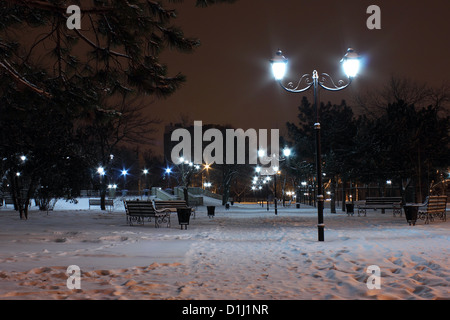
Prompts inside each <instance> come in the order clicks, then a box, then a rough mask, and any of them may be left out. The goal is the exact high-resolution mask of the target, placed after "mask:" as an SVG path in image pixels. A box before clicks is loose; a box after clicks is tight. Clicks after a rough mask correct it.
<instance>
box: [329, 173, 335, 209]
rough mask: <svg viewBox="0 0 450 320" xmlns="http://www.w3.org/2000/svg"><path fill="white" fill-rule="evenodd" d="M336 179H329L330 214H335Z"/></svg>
mask: <svg viewBox="0 0 450 320" xmlns="http://www.w3.org/2000/svg"><path fill="white" fill-rule="evenodd" d="M335 180H336V179H335V178H334V177H332V178H331V202H330V211H331V213H336V181H335Z"/></svg>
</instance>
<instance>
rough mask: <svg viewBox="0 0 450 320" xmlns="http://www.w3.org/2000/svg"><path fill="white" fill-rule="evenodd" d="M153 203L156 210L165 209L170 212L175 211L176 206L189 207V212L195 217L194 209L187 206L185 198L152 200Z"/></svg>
mask: <svg viewBox="0 0 450 320" xmlns="http://www.w3.org/2000/svg"><path fill="white" fill-rule="evenodd" d="M153 203H154V205H155V208H156V209H157V210H162V209H167V210H169V211H171V212H177V209H178V208H181V209H191V214H193V215H194V218H195V209H194V208H192V207H188V206H187V203H186V201H185V200H154V201H153Z"/></svg>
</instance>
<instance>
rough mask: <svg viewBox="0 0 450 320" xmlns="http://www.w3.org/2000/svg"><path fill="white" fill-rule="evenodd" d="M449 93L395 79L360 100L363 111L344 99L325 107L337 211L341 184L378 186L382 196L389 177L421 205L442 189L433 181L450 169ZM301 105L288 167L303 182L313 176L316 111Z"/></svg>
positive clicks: (326, 149) (326, 164) (325, 143)
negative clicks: (355, 112)
mask: <svg viewBox="0 0 450 320" xmlns="http://www.w3.org/2000/svg"><path fill="white" fill-rule="evenodd" d="M448 98H449V92H448V89H446V88H445V87H444V88H440V89H439V90H436V89H431V88H428V87H426V86H421V85H417V84H416V83H414V82H412V81H410V80H406V79H399V78H395V77H392V78H391V80H390V83H389V84H388V85H387V86H386V87H384V88H381V89H379V90H374V91H371V92H369V93H367V94H365V95H364V96H363V98H362V97H359V98H358V99H357V101H358V103H357V107H356V108H355V109H358V110H361V109H362V110H363V112H362V114H361V115H358V116H356V115H355V114H354V112H353V107H350V106H348V105H347V103H346V102H345V101H342V103H341V104H340V105H334V104H331V103H327V104H321V106H320V118H321V121H320V122H321V132H322V139H321V140H322V160H323V171H324V172H325V173H326V177H325V181H324V183H325V184H326V186H327V187H328V188H327V190H330V191H331V200H332V210H334V201H335V199H334V198H333V196H334V194H335V192H336V187H337V185H338V183H339V184H340V185H341V186H344V187H345V186H348V185H349V183H350V182H352V184H353V185H355V184H359V185H360V186H362V185H369V184H372V185H379V186H380V190H381V193H382V192H383V189H384V186H385V185H386V181H388V180H389V181H391V182H392V185H395V186H396V187H398V189H399V190H398V191H397V192H398V193H399V194H400V195H401V196H402V197H403V199H404V201H417V202H421V201H423V200H424V198H425V197H426V196H428V195H429V194H430V192H442V190H432V186H433V184H435V183H436V182H439V181H441V180H442V179H445V178H446V177H447V175H448V168H449V166H450V137H449V132H450V120H449V119H450V118H449V114H450V113H449V111H450V110H449V109H448V101H449V99H448ZM298 109H299V115H298V123H297V124H294V123H287V127H288V132H289V138H290V140H292V141H295V145H294V148H295V155H296V157H295V161H294V159H292V160H291V164H293V165H291V166H290V169H291V170H290V171H291V174H293V175H295V176H297V177H298V180H299V181H311V180H314V179H315V178H314V177H315V166H314V158H315V144H314V141H315V140H314V132H313V131H314V129H313V127H312V123H313V119H314V110H313V105H312V104H311V103H310V102H309V101H308V99H307V98H306V97H304V98H303V100H302V102H301V105H300V106H299V108H298ZM407 192H408V197H406V195H407Z"/></svg>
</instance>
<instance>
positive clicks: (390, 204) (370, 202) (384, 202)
mask: <svg viewBox="0 0 450 320" xmlns="http://www.w3.org/2000/svg"><path fill="white" fill-rule="evenodd" d="M401 202H402V198H401V197H370V198H367V199H366V201H364V202H363V203H361V204H357V209H358V216H359V215H360V214H361V213H364V216H365V215H366V213H367V210H368V209H370V210H377V209H381V213H385V212H386V211H385V210H386V209H392V210H393V213H394V216H395V215H396V214H397V213H398V214H400V216H401V214H402V206H401Z"/></svg>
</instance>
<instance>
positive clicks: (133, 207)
mask: <svg viewBox="0 0 450 320" xmlns="http://www.w3.org/2000/svg"><path fill="white" fill-rule="evenodd" d="M123 203H124V206H125V212H126V214H127V223H128V224H129V225H130V226H131V225H133V222H136V223H138V224H144V220H145V218H148V221H151V218H154V219H155V228H159V227H160V225H161V224H162V223H166V224H167V228H169V227H170V210H166V209H162V210H156V209H155V207H154V205H153V202H151V201H139V200H132V201H130V200H124V202H123Z"/></svg>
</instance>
